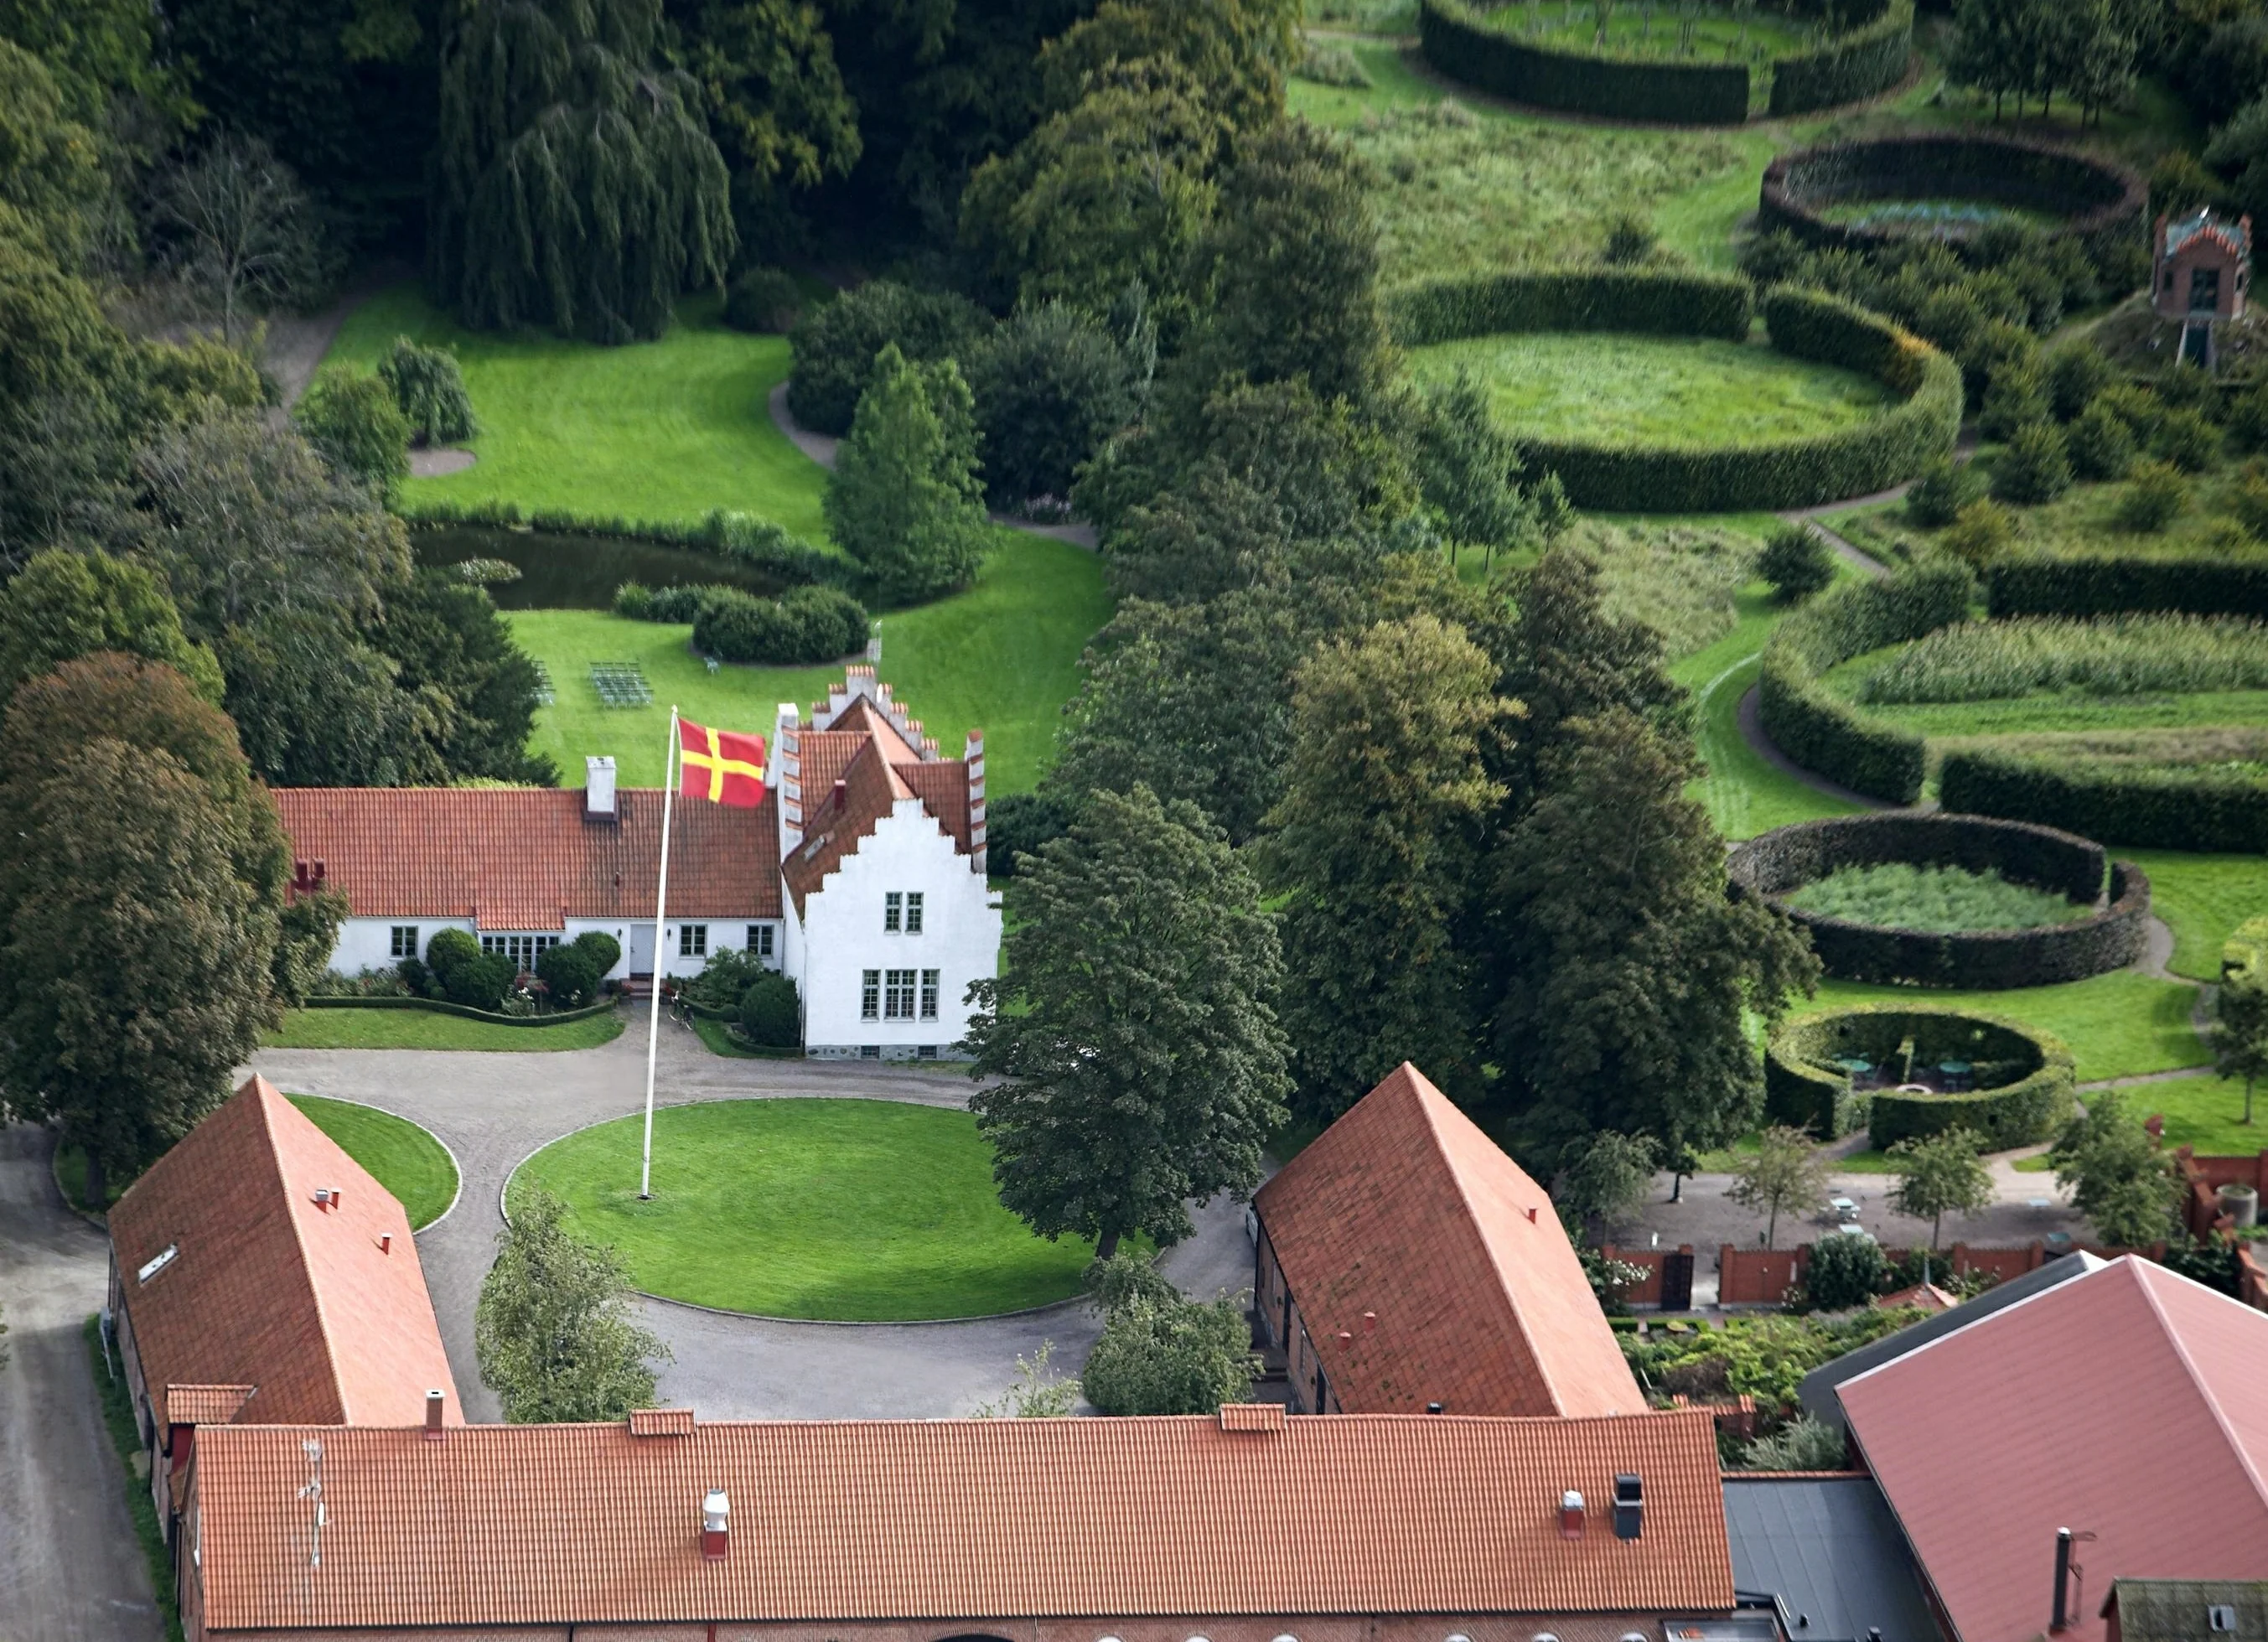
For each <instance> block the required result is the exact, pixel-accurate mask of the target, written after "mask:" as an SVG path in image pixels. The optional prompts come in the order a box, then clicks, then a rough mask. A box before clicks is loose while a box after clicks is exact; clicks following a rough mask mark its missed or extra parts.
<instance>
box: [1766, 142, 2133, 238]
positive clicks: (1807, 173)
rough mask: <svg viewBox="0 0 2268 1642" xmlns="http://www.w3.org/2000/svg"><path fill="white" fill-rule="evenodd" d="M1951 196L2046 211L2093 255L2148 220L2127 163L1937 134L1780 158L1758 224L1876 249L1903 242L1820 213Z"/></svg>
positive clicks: (1769, 170)
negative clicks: (1840, 207) (1870, 202)
mask: <svg viewBox="0 0 2268 1642" xmlns="http://www.w3.org/2000/svg"><path fill="white" fill-rule="evenodd" d="M1953 198H1958V199H1970V200H1989V201H1991V202H1993V203H1994V204H1997V205H2008V206H2017V207H2021V208H2022V209H2024V210H2036V211H2044V212H2047V213H2049V214H2051V215H2053V216H2055V217H2059V218H2061V219H2062V220H2061V222H2060V224H2059V225H2058V227H2057V229H2056V232H2058V233H2065V234H2069V235H2071V236H2073V238H2075V239H2078V240H2079V241H2080V243H2081V244H2083V245H2085V246H2086V247H2088V250H2089V251H2092V252H2096V253H2097V254H2098V255H2100V254H2102V250H2104V249H2110V248H2113V247H2116V246H2117V244H2118V243H2120V242H2131V241H2134V240H2138V239H2139V238H2140V237H2141V235H2142V232H2143V231H2144V229H2145V228H2146V227H2147V224H2148V221H2149V209H2150V185H2149V183H2148V181H2147V180H2145V179H2144V178H2143V177H2142V176H2140V175H2139V173H2135V172H2132V171H2130V170H2128V169H2127V168H2126V167H2125V166H2116V165H2112V164H2110V162H2109V161H2107V160H2101V159H2096V158H2093V157H2091V156H2089V155H2086V154H2080V153H2074V152H2073V151H2071V150H2069V149H2062V148H2050V147H2047V146H2045V145H2043V144H2037V143H2018V142H2010V141H2007V140H2004V139H2002V138H1999V137H1992V136H1954V135H1950V134H1942V135H1935V136H1892V137H1881V138H1877V139H1875V140H1874V141H1871V142H1864V143H1830V144H1824V145H1823V146H1821V147H1818V148H1807V149H1801V150H1799V151H1796V152H1795V153H1793V154H1782V155H1781V156H1780V157H1779V158H1777V159H1775V160H1773V161H1772V163H1771V165H1770V166H1766V167H1765V168H1764V188H1763V192H1762V194H1761V195H1760V196H1759V198H1758V200H1757V202H1756V226H1757V228H1758V229H1759V230H1761V231H1764V232H1770V231H1771V230H1772V229H1775V228H1783V229H1786V231H1787V232H1790V233H1792V234H1793V235H1795V237H1796V238H1797V239H1801V240H1803V241H1804V242H1805V243H1806V244H1808V245H1825V246H1848V247H1872V246H1880V245H1884V244H1887V243H1889V242H1890V241H1892V240H1895V239H1901V238H1904V237H1906V236H1904V235H1903V234H1901V232H1899V231H1898V230H1897V229H1895V228H1880V227H1868V226H1866V225H1860V224H1857V223H1834V222H1830V221H1828V220H1827V219H1826V218H1825V217H1823V216H1821V215H1820V212H1821V210H1823V208H1825V207H1828V206H1830V205H1844V204H1849V203H1851V202H1853V201H1864V200H1898V199H1953Z"/></svg>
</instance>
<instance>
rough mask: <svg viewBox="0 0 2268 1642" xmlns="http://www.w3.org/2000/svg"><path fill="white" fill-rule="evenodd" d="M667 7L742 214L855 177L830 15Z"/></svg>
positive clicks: (747, 7)
mask: <svg viewBox="0 0 2268 1642" xmlns="http://www.w3.org/2000/svg"><path fill="white" fill-rule="evenodd" d="M665 9H666V11H668V12H670V13H671V14H672V20H673V21H675V22H678V24H679V26H681V27H684V28H686V34H687V38H686V40H685V45H686V48H687V49H686V51H685V54H684V63H685V67H686V68H687V70H689V72H690V73H691V74H692V76H693V77H694V79H695V80H696V81H697V82H698V83H699V85H700V88H701V93H702V102H703V106H704V107H705V109H706V111H707V113H708V115H709V129H710V131H711V134H712V135H713V136H715V137H716V138H717V141H718V147H719V148H721V149H722V150H723V151H724V152H725V158H726V161H727V163H728V164H729V165H730V166H732V168H733V174H734V176H735V178H736V179H737V182H738V186H737V187H736V188H735V189H734V193H735V195H737V196H738V197H739V200H740V204H741V206H742V207H743V208H744V209H746V208H747V207H748V206H750V205H752V204H754V203H755V202H758V201H766V202H770V201H772V200H776V199H777V195H780V194H781V193H784V191H785V190H786V189H788V188H814V187H816V186H818V185H819V183H820V182H821V180H824V179H826V178H828V177H841V176H844V175H847V174H848V173H849V172H850V170H851V166H854V165H855V164H857V163H858V157H859V154H860V153H861V152H862V151H863V149H864V144H863V143H862V142H861V141H860V137H859V132H858V103H857V101H856V100H855V99H853V98H852V97H851V94H850V92H849V90H848V89H847V88H846V87H845V85H843V73H842V70H841V69H840V67H839V66H838V65H837V63H836V51H835V42H834V40H833V39H832V38H831V36H830V35H829V33H828V28H827V22H828V18H827V15H826V13H825V12H823V11H820V10H819V9H818V8H816V7H812V6H803V5H797V4H792V3H791V0H700V4H698V6H697V9H696V7H695V6H693V5H683V4H670V5H666V7H665ZM688 14H690V16H688ZM688 23H689V25H690V26H689V27H688V26H687V24H688ZM727 322H728V323H738V321H734V320H730V319H729V316H728V320H727ZM766 328H768V329H769V328H774V327H766ZM777 328H782V329H784V327H777Z"/></svg>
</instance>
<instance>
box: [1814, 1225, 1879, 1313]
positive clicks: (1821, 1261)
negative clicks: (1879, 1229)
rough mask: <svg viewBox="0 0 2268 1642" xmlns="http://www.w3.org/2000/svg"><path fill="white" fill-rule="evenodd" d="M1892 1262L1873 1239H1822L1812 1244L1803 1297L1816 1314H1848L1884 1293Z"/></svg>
mask: <svg viewBox="0 0 2268 1642" xmlns="http://www.w3.org/2000/svg"><path fill="white" fill-rule="evenodd" d="M1888 1277H1889V1262H1888V1261H1887V1260H1885V1259H1883V1258H1882V1246H1881V1244H1880V1243H1878V1242H1876V1241H1874V1239H1873V1238H1871V1237H1823V1238H1821V1239H1820V1240H1819V1241H1817V1242H1815V1243H1814V1244H1812V1245H1811V1258H1810V1260H1809V1261H1808V1263H1806V1265H1805V1268H1804V1273H1803V1294H1804V1300H1805V1301H1806V1303H1808V1305H1809V1306H1810V1307H1811V1308H1812V1309H1813V1310H1814V1311H1849V1310H1851V1309H1852V1307H1858V1306H1864V1305H1865V1304H1867V1301H1869V1300H1873V1299H1874V1296H1875V1295H1877V1294H1879V1293H1881V1292H1882V1285H1883V1281H1884V1279H1886V1278H1888Z"/></svg>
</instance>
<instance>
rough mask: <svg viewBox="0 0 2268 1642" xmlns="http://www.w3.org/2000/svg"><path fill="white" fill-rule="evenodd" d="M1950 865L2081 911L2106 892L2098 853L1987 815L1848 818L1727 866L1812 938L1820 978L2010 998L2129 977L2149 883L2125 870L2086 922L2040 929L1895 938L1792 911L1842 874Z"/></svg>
mask: <svg viewBox="0 0 2268 1642" xmlns="http://www.w3.org/2000/svg"><path fill="white" fill-rule="evenodd" d="M1889 862H1898V863H1903V864H1905V865H1913V866H1955V867H1960V868H1962V870H1963V871H1966V872H1971V873H1999V875H2000V876H2001V877H2002V878H2004V879H2007V880H2008V881H2009V882H2011V883H2016V884H2027V885H2029V886H2030V887H2033V888H2035V889H2043V890H2046V891H2049V892H2051V894H2055V895H2063V896H2065V897H2066V898H2067V899H2069V900H2072V901H2074V902H2080V903H2081V904H2083V905H2084V904H2090V903H2092V902H2094V901H2095V899H2096V897H2097V896H2098V895H2100V893H2101V890H2102V873H2103V864H2104V861H2103V850H2102V845H2101V844H2099V843H2094V842H2093V841H2092V840H2090V839H2086V838H2081V837H2080V836H2077V835H2076V834H2073V833H2067V832H2059V831H2058V830H2057V829H2056V828H2052V827H2040V826H2035V825H2033V824H2031V823H2029V822H2026V821H1997V820H1994V819H1992V817H1990V816H1985V815H1945V814H1932V815H1916V814H1881V815H1844V816H1837V817H1836V818H1834V819H1832V820H1829V821H1800V822H1798V823H1797V824H1796V825H1794V826H1793V827H1782V828H1778V829H1777V830H1775V831H1772V832H1768V833H1764V834H1763V835H1761V836H1757V837H1755V838H1751V839H1749V841H1748V842H1747V843H1743V844H1741V845H1739V846H1738V847H1736V848H1735V849H1734V850H1733V852H1732V854H1731V855H1730V856H1729V857H1728V858H1727V860H1726V871H1727V875H1728V876H1729V877H1730V879H1731V880H1732V884H1733V888H1734V893H1735V894H1737V895H1754V896H1756V897H1757V898H1758V899H1759V900H1762V901H1765V902H1770V903H1771V905H1773V906H1775V907H1777V908H1778V909H1780V910H1781V911H1783V912H1785V913H1786V914H1787V916H1788V917H1791V918H1793V920H1794V921H1795V922H1796V923H1797V924H1800V925H1801V926H1802V927H1803V928H1804V929H1805V930H1807V931H1809V933H1810V936H1811V944H1812V947H1813V949H1814V950H1815V951H1816V952H1817V953H1818V954H1819V961H1820V962H1821V963H1823V965H1825V966H1826V969H1827V973H1828V974H1830V975H1831V976H1835V977H1836V978H1837V980H1844V981H1867V982H1872V983H1876V984H1882V985H1893V986H1897V985H1903V986H1932V987H1947V988H1962V989H1975V990H1996V991H1998V990H2007V988H2009V987H2015V986H2051V985H2054V984H2056V983H2059V982H2064V981H2080V980H2084V979H2086V978H2087V977H2088V976H2091V975H2102V974H2103V973H2104V972H2106V971H2108V970H2111V969H2120V968H2124V967H2125V966H2126V965H2128V964H2130V963H2132V962H2133V961H2134V960H2135V959H2137V958H2139V957H2140V956H2141V955H2142V949H2143V946H2144V945H2145V943H2146V942H2147V939H2148V938H2149V922H2150V880H2149V878H2148V876H2147V874H2145V873H2143V871H2142V869H2141V868H2140V867H2139V866H2136V865H2134V864H2133V863H2132V862H2131V861H2120V862H2117V863H2115V864H2113V865H2111V867H2110V903H2109V904H2108V905H2107V906H2105V907H2103V908H2102V909H2100V910H2098V911H2096V912H2095V915H2094V916H2093V917H2088V918H2082V919H2080V920H2079V921H2078V922H2076V923H2072V924H2045V925H2043V926H2041V927H2038V928H2036V929H2022V930H1970V931H1955V932H1947V931H1935V930H1906V929H1892V928H1888V927H1885V926H1882V925H1880V924H1853V923H1851V922H1848V921H1847V920H1845V919H1842V918H1833V917H1823V916H1822V915H1821V914H1819V913H1816V912H1808V911H1806V910H1804V909H1802V908H1800V907H1796V906H1791V905H1790V904H1789V903H1788V902H1787V899H1786V897H1787V895H1789V894H1790V893H1791V892H1792V891H1793V890H1796V889H1799V888H1800V887H1803V886H1804V885H1806V884H1808V883H1813V882H1815V881H1816V880H1819V879H1822V878H1824V877H1826V876H1827V875H1828V874H1829V873H1832V872H1834V871H1835V870H1836V869H1837V868H1838V867H1845V866H1880V865H1884V864H1885V863H1889Z"/></svg>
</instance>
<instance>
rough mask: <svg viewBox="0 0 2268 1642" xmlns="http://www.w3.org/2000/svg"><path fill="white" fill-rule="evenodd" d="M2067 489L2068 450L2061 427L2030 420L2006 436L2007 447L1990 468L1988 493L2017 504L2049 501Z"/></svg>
mask: <svg viewBox="0 0 2268 1642" xmlns="http://www.w3.org/2000/svg"><path fill="white" fill-rule="evenodd" d="M2070 489H2071V453H2070V450H2069V448H2068V447H2067V446H2066V445H2065V443H2064V437H2063V431H2062V430H2061V429H2060V428H2058V427H2057V426H2056V425H2055V424H2054V423H2051V422H2031V423H2025V424H2024V425H2023V426H2022V427H2021V428H2018V429H2017V430H2016V431H2014V433H2013V434H2011V435H2010V436H2009V438H2008V448H2007V450H2006V451H2004V452H2002V453H2001V454H2000V460H1999V465H1998V466H1996V467H1995V468H1993V469H1992V495H1993V497H1994V498H1995V499H1997V500H1999V501H2002V502H2012V503H2014V504H2016V505H2018V506H2020V507H2036V506H2038V505H2039V504H2042V503H2043V502H2052V501H2054V500H2055V499H2056V497H2059V496H2061V495H2062V494H2063V493H2064V492H2065V491H2066V490H2070Z"/></svg>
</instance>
